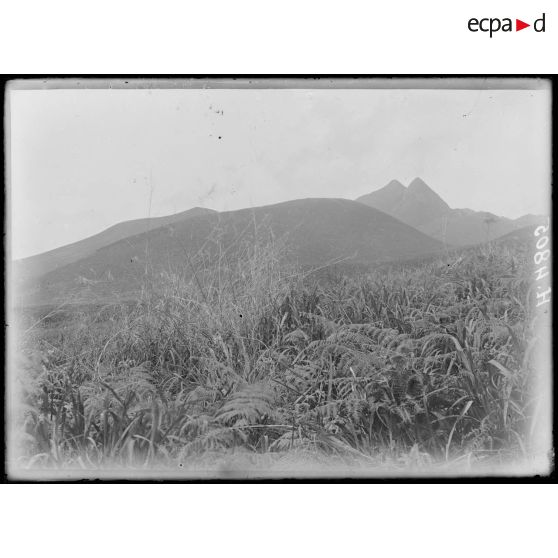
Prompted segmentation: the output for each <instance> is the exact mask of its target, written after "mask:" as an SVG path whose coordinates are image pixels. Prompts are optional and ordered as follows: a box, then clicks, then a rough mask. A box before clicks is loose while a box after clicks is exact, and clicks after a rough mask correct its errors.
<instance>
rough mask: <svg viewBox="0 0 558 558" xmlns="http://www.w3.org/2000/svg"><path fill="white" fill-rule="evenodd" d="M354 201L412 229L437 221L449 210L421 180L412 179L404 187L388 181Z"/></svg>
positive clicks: (393, 181) (395, 181)
mask: <svg viewBox="0 0 558 558" xmlns="http://www.w3.org/2000/svg"><path fill="white" fill-rule="evenodd" d="M357 201H359V202H361V203H365V204H367V205H370V206H372V207H375V208H376V209H379V210H380V211H384V212H385V213H388V214H389V215H391V216H392V217H395V218H396V219H399V220H400V221H403V222H404V223H407V224H408V225H411V226H412V227H417V226H420V225H422V224H424V223H427V222H430V221H432V220H433V219H438V218H440V217H442V216H443V215H445V214H446V213H447V212H448V211H451V210H450V207H449V205H448V204H447V203H446V202H445V201H444V200H443V199H442V198H441V197H440V196H439V195H438V194H436V192H434V190H432V188H430V186H428V184H426V182H424V180H422V178H415V179H414V180H413V181H412V182H411V183H410V184H409V187H408V188H405V186H403V184H401V183H400V182H398V181H397V180H392V181H391V182H390V183H389V184H388V185H387V186H384V187H383V188H381V189H380V190H377V191H376V192H372V193H371V194H368V195H366V196H362V197H360V198H358V199H357Z"/></svg>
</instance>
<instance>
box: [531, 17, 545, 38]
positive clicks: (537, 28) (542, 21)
mask: <svg viewBox="0 0 558 558" xmlns="http://www.w3.org/2000/svg"><path fill="white" fill-rule="evenodd" d="M545 15H546V14H543V15H542V17H541V18H539V19H536V20H535V23H533V29H534V30H535V31H536V32H537V33H544V26H545ZM539 23H540V24H541V27H540V29H539Z"/></svg>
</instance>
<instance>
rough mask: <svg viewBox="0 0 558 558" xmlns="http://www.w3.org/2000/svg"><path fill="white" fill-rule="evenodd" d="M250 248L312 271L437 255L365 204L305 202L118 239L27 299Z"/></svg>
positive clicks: (120, 285)
mask: <svg viewBox="0 0 558 558" xmlns="http://www.w3.org/2000/svg"><path fill="white" fill-rule="evenodd" d="M256 243H261V244H262V245H265V244H266V243H277V244H278V245H281V246H284V256H283V257H284V261H288V262H290V263H292V264H293V265H297V266H299V265H304V266H315V267H319V266H324V265H329V264H331V263H332V262H338V261H346V262H349V263H352V264H357V265H372V264H374V263H377V262H386V261H397V260H404V259H405V258H411V257H415V256H417V255H421V254H430V253H437V252H439V251H441V250H443V244H442V243H440V242H439V241H437V240H435V239H433V238H430V237H428V236H427V235H425V234H422V233H420V232H418V231H416V230H415V229H413V228H412V227H410V226H409V225H406V224H405V223H402V222H400V221H398V220H397V219H395V218H393V217H391V216H389V215H387V214H386V213H383V212H381V211H379V210H377V209H374V208H371V207H368V206H366V205H364V204H361V203H358V202H356V201H352V200H346V199H340V198H306V199H303V200H292V201H288V202H282V203H278V204H272V205H268V206H262V207H258V208H253V209H252V208H248V209H240V210H235V211H229V212H214V213H209V214H204V215H196V216H190V217H189V218H185V219H183V220H182V221H176V222H174V223H171V224H167V225H164V226H161V227H158V228H155V229H152V230H150V231H147V232H143V233H140V234H137V235H134V236H131V237H127V238H125V239H121V240H119V241H117V242H115V243H112V244H110V245H107V246H104V247H102V248H100V249H98V250H96V251H95V252H93V253H92V254H90V255H88V256H87V257H85V258H82V259H80V260H78V261H74V262H71V263H69V264H67V265H65V266H62V267H59V268H56V269H54V270H51V271H49V272H47V273H46V274H44V275H43V276H42V277H41V278H40V279H39V281H36V282H35V283H34V284H32V285H31V286H30V288H29V289H27V293H29V295H30V296H31V294H33V296H34V297H35V298H38V299H40V300H43V301H44V300H48V301H54V300H57V298H60V294H64V295H67V294H68V293H71V292H80V291H81V292H85V291H89V294H92V295H95V296H96V295H97V294H98V295H99V296H101V297H102V296H104V295H105V294H106V293H107V292H109V291H111V290H112V291H114V292H115V293H125V292H128V291H129V292H132V291H134V290H137V288H139V286H140V285H141V284H142V282H143V281H144V279H145V277H146V276H148V275H149V276H150V277H157V276H158V274H160V273H161V272H166V271H169V272H178V273H181V274H184V273H189V271H188V269H189V266H190V264H191V262H192V260H195V262H201V263H200V265H203V266H206V265H211V262H214V261H216V260H217V259H218V258H221V257H222V254H226V255H227V257H230V258H231V259H234V258H236V257H240V258H242V257H243V250H244V249H245V247H246V246H253V245H255V244H256ZM208 262H209V263H208ZM196 265H197V263H196ZM31 283H33V282H31ZM84 285H86V286H87V288H81V287H83V286H84Z"/></svg>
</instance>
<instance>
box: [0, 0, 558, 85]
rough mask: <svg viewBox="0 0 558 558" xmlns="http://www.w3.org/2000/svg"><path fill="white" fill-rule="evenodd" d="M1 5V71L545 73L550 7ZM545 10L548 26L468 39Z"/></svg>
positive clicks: (221, 1) (427, 1) (514, 3)
mask: <svg viewBox="0 0 558 558" xmlns="http://www.w3.org/2000/svg"><path fill="white" fill-rule="evenodd" d="M0 5H1V6H2V8H1V9H0V22H1V25H2V27H1V32H0V61H1V70H2V71H3V72H27V73H29V72H39V73H44V72H50V73H61V72H63V73H77V74H82V73H114V72H117V73H123V72H124V73H186V72H187V73H204V74H205V73H299V72H303V73H375V74H378V73H388V74H391V73H409V74H414V73H551V72H553V71H556V68H557V65H558V60H557V57H556V56H555V53H556V52H558V40H557V39H558V32H557V31H556V28H557V26H558V21H556V20H555V16H556V17H558V10H556V9H555V6H556V1H555V0H542V1H538V0H534V1H527V0H521V1H518V0H491V1H490V0H488V1H487V0H482V1H480V0H467V1H461V2H451V1H447V0H423V1H421V2H416V1H412V0H405V1H403V0H385V1H383V2H378V1H374V0H343V1H340V0H338V1H332V0H281V1H280V2H279V1H267V2H266V1H262V0H236V1H226V0H218V1H217V0H203V1H202V0H198V1H188V0H157V1H156V2H155V1H153V0H152V1H146V0H119V1H116V0H96V1H95V2H76V1H75V0H48V1H47V0H19V1H15V0H13V1H11V2H9V3H8V2H5V1H3V0H2V2H1V4H0ZM543 12H546V19H547V25H546V26H547V31H546V32H545V33H535V32H533V30H532V29H531V28H529V29H525V30H523V31H520V32H517V33H516V32H513V33H499V34H497V35H496V36H494V37H493V38H492V39H490V38H489V36H488V33H471V32H469V31H468V30H467V22H468V20H469V19H470V18H472V17H477V18H481V17H500V18H505V17H509V18H512V19H515V18H519V19H522V20H524V21H526V22H527V23H532V21H533V20H534V19H536V18H537V17H540V15H541V14H542V13H543Z"/></svg>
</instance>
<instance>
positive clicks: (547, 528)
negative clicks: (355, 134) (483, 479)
mask: <svg viewBox="0 0 558 558" xmlns="http://www.w3.org/2000/svg"><path fill="white" fill-rule="evenodd" d="M555 5H556V2H555V1H554V2H548V1H547V2H542V1H541V2H537V1H535V2H527V1H525V0H523V1H522V2H517V1H511V0H505V1H492V2H489V1H486V0H484V1H482V2H480V1H470V0H469V1H467V2H465V1H462V2H461V3H457V2H449V1H447V0H444V1H433V0H430V1H426V0H423V1H422V2H416V1H404V2H403V1H401V0H389V1H387V0H386V1H385V2H381V3H379V2H373V1H372V0H367V1H355V0H343V1H342V2H341V1H338V2H333V1H330V0H319V1H314V0H306V1H303V0H296V1H293V0H282V1H281V2H265V1H262V0H257V1H256V0H237V1H235V2H233V1H230V0H229V1H219V2H217V1H215V0H198V1H196V2H188V1H185V0H181V1H170V0H158V1H157V2H155V1H152V2H146V1H143V0H133V1H130V0H120V1H118V2H117V1H116V0H110V1H107V0H97V1H96V2H76V1H75V0H72V1H69V0H68V1H67V0H64V1H58V0H54V1H53V0H50V1H49V0H40V1H37V0H19V1H15V0H14V1H12V2H10V3H9V4H8V3H7V2H4V1H2V2H1V3H0V22H1V31H0V72H3V73H18V74H23V73H42V74H44V73H46V74H59V73H72V74H80V75H85V74H89V73H96V74H110V73H134V74H148V73H163V74H166V73H202V74H208V73H266V74H269V73H328V74H332V73H349V74H351V73H366V74H380V73H387V74H394V73H399V74H428V73H436V74H445V73H451V74H459V73H466V74H476V73H480V74H482V73H496V74H507V73H513V74H524V73H553V72H556V70H557V67H558V57H556V52H558V44H557V37H558V33H557V31H556V30H555V29H556V26H558V23H556V22H555V19H554V18H555V16H556V12H557V10H556V9H554V10H553V7H554V6H555ZM542 12H546V18H547V24H546V25H547V30H546V33H544V34H543V33H540V34H537V33H534V32H533V31H532V30H531V29H527V30H524V31H522V32H520V33H515V32H514V33H499V34H497V35H496V36H495V37H494V38H492V39H490V38H489V37H488V35H487V34H481V33H476V34H473V33H470V32H468V31H467V21H468V19H469V18H471V17H478V18H480V17H501V18H503V17H510V18H513V19H515V18H516V17H517V18H520V19H523V20H524V21H527V22H529V23H530V22H532V20H534V19H535V18H537V17H540V14H541V13H542ZM556 17H558V16H556ZM556 496H557V493H556V490H555V486H551V487H548V486H534V485H519V484H517V485H497V486H496V485H493V486H490V485H476V486H468V485H454V486H447V485H399V486H394V485H312V486H304V485H275V486H263V485H165V486H151V485H141V486H132V485H119V486H109V485H103V486H100V485H95V486H77V485H48V486H41V485H28V486H23V485H11V486H6V485H4V486H2V487H0V501H1V506H0V530H1V533H2V547H3V554H4V555H5V556H41V557H43V558H47V557H50V556H53V557H54V556H56V557H57V558H59V557H63V556H79V557H80V558H81V557H83V558H87V557H90V556H91V557H95V558H98V557H104V556H107V557H108V556H131V557H133V558H136V557H137V558H139V557H143V556H150V557H153V556H162V557H165V558H167V557H170V556H195V557H196V558H197V557H205V556H208V557H210V556H211V557H212V556H226V557H229V556H242V557H243V558H244V557H251V556H280V557H285V556H322V555H326V556H339V557H342V556H348V557H354V556H359V557H360V556H373V555H375V556H379V557H380V556H390V557H391V556H428V557H429V558H430V557H437V556H440V557H442V556H443V557H447V556H451V557H452V558H453V557H455V558H460V557H467V558H470V557H471V556H490V557H494V556H506V557H515V556H517V557H519V556H521V557H525V556H546V555H548V553H549V551H550V550H551V549H552V548H555V542H554V541H553V540H552V539H553V537H552V534H553V532H552V527H551V525H552V524H554V522H553V521H552V520H553V516H555V515H556V513H555V505H556V501H557V499H556ZM554 519H555V518H554ZM553 542H554V544H553Z"/></svg>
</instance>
